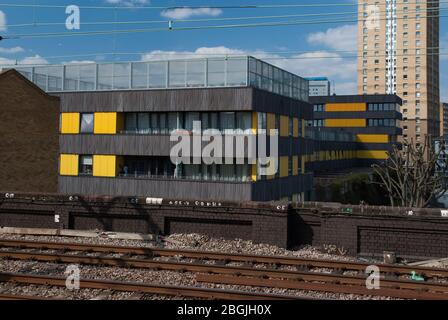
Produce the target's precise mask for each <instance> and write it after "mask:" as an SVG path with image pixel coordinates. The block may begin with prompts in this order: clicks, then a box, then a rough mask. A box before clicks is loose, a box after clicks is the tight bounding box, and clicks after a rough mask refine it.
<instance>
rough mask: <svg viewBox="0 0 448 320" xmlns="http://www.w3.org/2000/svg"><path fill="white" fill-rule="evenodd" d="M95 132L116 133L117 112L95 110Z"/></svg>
mask: <svg viewBox="0 0 448 320" xmlns="http://www.w3.org/2000/svg"><path fill="white" fill-rule="evenodd" d="M93 123H94V133H95V134H116V133H117V127H118V126H117V125H118V119H117V113H116V112H95V120H94V122H93Z"/></svg>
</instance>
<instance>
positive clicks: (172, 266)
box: [0, 240, 448, 300]
mask: <svg viewBox="0 0 448 320" xmlns="http://www.w3.org/2000/svg"><path fill="white" fill-rule="evenodd" d="M0 246H2V247H8V248H15V249H17V248H19V249H24V248H26V249H39V250H49V249H51V250H61V251H64V252H65V253H66V252H67V251H78V252H89V253H92V252H96V253H103V254H110V253H114V254H117V253H120V254H124V255H125V256H123V257H119V258H117V257H110V256H107V255H103V256H88V255H79V254H76V255H73V254H65V253H63V254H59V253H56V254H55V253H37V252H21V251H11V250H9V251H0V258H1V257H3V258H10V259H19V260H30V259H32V260H36V261H41V262H55V263H77V264H91V265H107V266H117V267H127V268H132V267H133V268H147V269H154V270H171V271H177V272H193V273H196V280H197V282H199V283H201V282H204V283H213V284H229V285H240V286H256V287H273V288H284V289H292V290H312V291H319V292H332V293H348V294H360V295H368V296H389V297H394V298H403V299H438V300H444V299H448V286H447V285H446V284H442V283H438V282H434V281H424V282H415V281H410V280H406V279H398V278H397V277H390V275H391V274H394V275H409V274H410V272H411V271H416V272H421V273H422V274H425V275H428V276H429V277H432V278H434V277H445V276H446V275H447V273H448V270H442V269H432V268H409V267H406V266H395V265H384V268H383V265H380V269H381V271H382V272H385V271H384V269H386V270H387V273H386V276H385V277H382V279H381V289H380V290H368V289H367V288H366V286H365V283H366V276H365V275H356V276H353V275H350V276H349V275H343V274H341V273H340V272H341V271H342V270H355V271H358V272H359V273H361V272H364V270H365V268H366V267H367V264H363V263H352V262H348V263H347V262H338V261H325V260H311V259H299V258H287V257H270V256H254V255H233V254H223V253H214V252H198V251H190V250H169V249H152V248H138V247H116V246H102V245H90V244H89V245H85V244H73V243H70V244H67V243H53V242H42V243H40V242H29V241H15V240H14V241H12V240H11V241H10V240H1V241H0ZM129 255H144V256H145V257H150V258H154V257H161V256H162V257H180V256H182V257H184V258H191V259H200V261H202V263H190V262H188V263H186V262H179V261H156V260H152V259H139V258H129ZM203 260H218V261H221V262H222V261H223V262H224V264H205V263H204V261H203ZM227 262H244V263H246V264H247V263H259V264H260V263H263V264H267V265H268V266H270V268H254V267H252V266H229V265H226V264H225V263H227ZM281 265H288V266H295V267H297V268H296V271H292V270H281V269H279V268H278V267H279V266H281ZM317 267H325V268H331V269H333V271H336V272H333V273H319V272H312V271H309V270H308V269H311V268H317ZM305 270H306V271H305ZM405 272H409V273H405Z"/></svg>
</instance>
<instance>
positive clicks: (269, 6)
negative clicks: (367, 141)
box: [0, 0, 448, 10]
mask: <svg viewBox="0 0 448 320" xmlns="http://www.w3.org/2000/svg"><path fill="white" fill-rule="evenodd" d="M397 3H399V4H400V3H401V4H408V5H410V4H422V2H416V1H414V2H412V1H410V2H404V1H397ZM426 3H427V4H441V3H442V4H443V3H448V1H443V0H440V1H427V2H426ZM362 5H363V4H357V3H347V2H345V3H344V2H340V3H302V4H251V5H232V6H213V5H212V6H210V5H202V6H78V7H79V8H80V9H91V10H99V9H101V10H103V9H104V10H116V9H119V10H175V9H288V8H328V7H357V6H362ZM2 6H3V7H11V8H47V9H60V8H66V7H67V6H66V5H48V4H17V3H0V7H2Z"/></svg>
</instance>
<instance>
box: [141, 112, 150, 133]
mask: <svg viewBox="0 0 448 320" xmlns="http://www.w3.org/2000/svg"><path fill="white" fill-rule="evenodd" d="M149 118H150V114H149V113H147V112H142V113H138V133H140V134H149V133H151V127H150V123H149Z"/></svg>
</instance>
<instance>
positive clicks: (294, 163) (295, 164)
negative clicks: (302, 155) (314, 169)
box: [292, 156, 299, 176]
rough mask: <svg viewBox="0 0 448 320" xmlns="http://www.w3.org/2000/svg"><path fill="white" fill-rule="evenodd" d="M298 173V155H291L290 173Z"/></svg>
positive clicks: (295, 174) (294, 174)
mask: <svg viewBox="0 0 448 320" xmlns="http://www.w3.org/2000/svg"><path fill="white" fill-rule="evenodd" d="M298 174H299V157H298V156H293V157H292V175H293V176H297V175H298Z"/></svg>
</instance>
